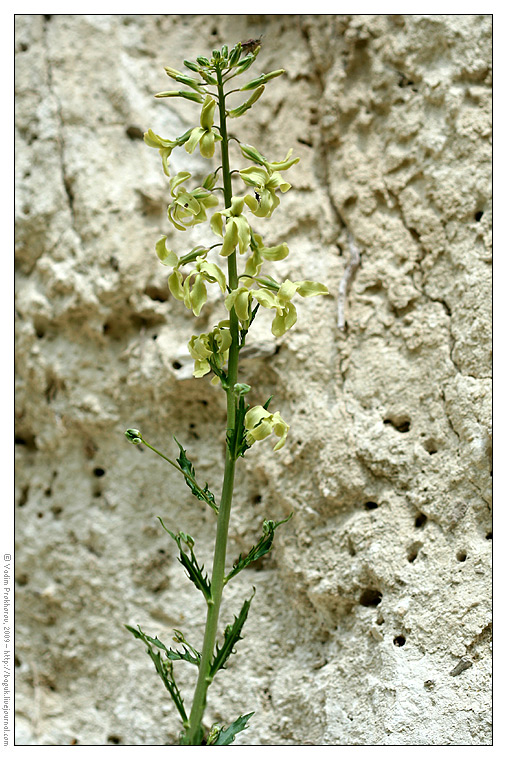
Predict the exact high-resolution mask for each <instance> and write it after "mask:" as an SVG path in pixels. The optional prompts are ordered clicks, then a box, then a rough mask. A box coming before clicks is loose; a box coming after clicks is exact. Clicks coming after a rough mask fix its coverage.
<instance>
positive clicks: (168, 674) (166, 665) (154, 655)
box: [125, 625, 189, 727]
mask: <svg viewBox="0 0 507 760" xmlns="http://www.w3.org/2000/svg"><path fill="white" fill-rule="evenodd" d="M125 627H126V628H127V630H128V631H130V633H132V634H133V635H134V636H135V637H136V638H138V639H142V641H144V643H145V644H146V646H147V647H148V649H147V650H146V651H147V652H148V654H149V655H150V657H151V660H152V662H153V664H154V665H155V670H156V671H157V673H158V675H159V676H160V678H161V679H162V683H163V684H164V686H165V688H166V689H167V691H168V692H169V694H170V695H171V698H172V700H173V702H174V704H175V706H176V709H177V710H178V712H179V714H180V717H181V720H182V721H183V725H184V727H188V725H189V723H188V717H187V713H186V711H185V706H184V704H183V697H182V696H181V693H180V690H179V688H178V686H177V684H176V681H175V680H174V675H173V664H172V662H171V661H166V660H163V659H162V656H161V654H160V652H154V651H153V649H152V646H151V643H150V641H149V637H148V636H146V637H145V636H144V634H143V635H142V636H140V635H139V633H138V631H136V629H135V628H131V626H129V625H127V626H125ZM139 630H140V629H139ZM155 646H157V647H158V644H156V645H155Z"/></svg>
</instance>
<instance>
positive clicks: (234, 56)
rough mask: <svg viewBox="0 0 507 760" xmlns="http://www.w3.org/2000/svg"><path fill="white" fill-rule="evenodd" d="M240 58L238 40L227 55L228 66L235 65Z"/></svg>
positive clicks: (239, 43)
mask: <svg viewBox="0 0 507 760" xmlns="http://www.w3.org/2000/svg"><path fill="white" fill-rule="evenodd" d="M240 58H241V42H238V44H237V45H236V46H235V47H234V48H233V49H232V50H231V53H230V55H229V66H235V65H236V64H237V62H238V61H239V59H240Z"/></svg>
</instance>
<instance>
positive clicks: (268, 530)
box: [224, 512, 293, 583]
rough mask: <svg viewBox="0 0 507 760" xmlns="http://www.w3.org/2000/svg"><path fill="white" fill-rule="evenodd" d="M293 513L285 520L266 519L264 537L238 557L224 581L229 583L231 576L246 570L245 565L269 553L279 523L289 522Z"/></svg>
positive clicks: (263, 524) (263, 529) (263, 530)
mask: <svg viewBox="0 0 507 760" xmlns="http://www.w3.org/2000/svg"><path fill="white" fill-rule="evenodd" d="M292 515H293V513H292V512H291V514H290V515H289V516H288V517H287V518H286V519H285V520H280V521H279V522H275V521H274V520H264V522H263V523H262V538H260V539H259V541H258V542H257V543H256V544H255V546H252V548H251V549H250V551H249V552H248V554H246V555H245V556H244V557H243V556H242V555H241V554H240V555H239V557H238V559H237V560H236V561H235V562H234V564H233V569H232V570H231V572H230V573H229V574H228V575H227V576H226V577H225V579H224V583H228V582H229V581H230V580H231V578H234V576H235V575H237V574H238V573H239V572H241V570H244V569H245V567H247V566H248V565H250V564H251V563H252V562H255V560H257V559H260V558H261V557H263V556H264V555H265V554H267V553H268V552H269V550H270V549H271V547H272V545H273V539H274V537H275V530H276V529H277V528H278V526H279V525H283V524H284V523H286V522H288V521H289V520H290V519H291V517H292Z"/></svg>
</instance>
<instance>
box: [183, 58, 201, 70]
mask: <svg viewBox="0 0 507 760" xmlns="http://www.w3.org/2000/svg"><path fill="white" fill-rule="evenodd" d="M183 65H184V66H186V67H187V69H190V71H195V72H198V71H199V66H198V65H197V64H196V63H194V62H193V61H187V60H184V61H183Z"/></svg>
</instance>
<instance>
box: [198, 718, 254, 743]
mask: <svg viewBox="0 0 507 760" xmlns="http://www.w3.org/2000/svg"><path fill="white" fill-rule="evenodd" d="M253 714H254V713H253V712H251V713H248V715H240V716H239V718H237V719H236V720H235V721H234V723H231V725H230V726H229V727H228V728H224V726H222V728H221V729H220V730H219V731H218V732H217V731H216V730H215V731H214V730H213V728H215V729H216V727H213V728H212V729H211V732H210V735H209V739H208V741H207V742H206V743H207V744H208V745H213V746H214V747H218V746H225V745H226V744H232V743H233V741H234V739H235V738H236V734H239V732H240V731H244V730H245V728H248V725H247V723H248V721H249V720H250V718H251V717H252V715H253ZM210 739H212V741H210Z"/></svg>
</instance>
